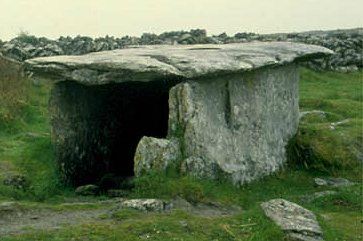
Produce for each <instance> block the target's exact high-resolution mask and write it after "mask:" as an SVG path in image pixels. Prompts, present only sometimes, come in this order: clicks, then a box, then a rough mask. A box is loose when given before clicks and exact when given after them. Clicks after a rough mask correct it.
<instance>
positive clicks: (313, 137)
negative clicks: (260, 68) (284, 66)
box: [0, 69, 363, 241]
mask: <svg viewBox="0 0 363 241" xmlns="http://www.w3.org/2000/svg"><path fill="white" fill-rule="evenodd" d="M362 84H363V80H362V73H351V74H338V73H317V72H313V71H310V70H306V69H303V70H302V71H301V82H300V107H301V111H311V110H318V112H312V113H309V114H307V115H305V116H304V117H303V118H302V121H301V124H300V128H299V132H298V134H297V136H296V138H295V139H294V140H293V141H292V143H291V145H290V146H289V158H290V163H289V165H287V166H286V168H285V170H282V171H281V172H279V173H277V174H275V175H273V176H270V177H266V178H264V179H262V180H260V181H256V182H253V183H251V184H249V185H245V186H242V187H234V186H232V185H231V184H229V183H225V182H220V183H218V182H211V181H201V180H196V179H194V178H192V177H187V176H186V177H180V176H179V175H178V174H176V173H168V174H167V175H163V174H160V173H151V174H150V175H148V176H144V177H142V178H139V179H137V180H135V181H134V185H135V187H134V188H133V189H132V190H129V197H145V198H164V199H170V198H172V197H175V196H181V197H183V198H185V199H186V200H188V201H190V202H207V201H218V202H221V203H223V204H226V205H228V204H234V205H238V206H240V207H241V208H242V210H243V211H242V213H241V214H238V215H236V216H232V217H198V216H194V215H191V214H188V213H185V212H172V213H171V214H146V213H142V212H135V211H133V212H130V211H127V210H123V211H119V212H116V213H113V214H112V215H111V216H109V217H104V216H102V217H100V219H97V220H94V221H93V222H92V223H87V224H82V225H78V226H77V225H76V226H74V227H72V228H69V227H68V228H67V227H63V228H61V229H58V230H53V231H49V232H48V231H47V232H45V231H31V232H29V233H27V234H21V235H17V236H9V237H0V240H140V239H142V238H146V237H149V238H147V239H148V240H165V241H166V240H208V241H209V240H225V241H227V240H249V241H253V240H255V241H257V240H259V241H266V240H271V241H277V240H283V233H282V232H281V231H280V230H279V229H278V228H277V227H276V226H275V225H274V224H273V223H272V222H271V221H270V220H269V219H267V218H266V217H265V216H264V214H263V213H262V210H261V208H260V206H259V205H260V203H261V202H263V201H266V200H269V199H272V198H280V197H282V198H285V199H287V200H290V201H293V202H296V203H298V204H300V205H302V206H304V207H306V208H308V209H310V210H312V211H313V212H314V213H316V214H317V215H318V219H319V221H320V223H321V225H322V227H323V230H324V233H325V239H326V240H328V241H329V240H331V241H333V240H357V241H358V240H360V236H359V235H360V230H361V228H362V226H361V225H362V224H361V220H362V202H361V198H362V192H361V186H360V185H356V186H352V187H349V188H323V187H320V188H317V187H314V184H313V178H314V177H317V176H336V177H344V178H348V179H350V180H351V181H355V182H361V175H362V169H361V164H362V159H361V158H362V154H361V151H362V136H363V134H362V124H363V123H362V119H363V114H362V103H363V102H362V99H363V97H362V96H363V90H362V86H363V85H362ZM27 93H28V95H29V98H27V99H26V101H25V103H24V104H22V105H21V110H20V111H19V112H17V113H16V116H17V117H16V118H11V119H7V120H6V121H7V122H5V125H4V121H3V126H2V127H0V200H4V201H5V200H6V201H7V200H19V201H20V202H22V203H24V204H26V205H29V203H31V205H33V206H34V205H36V206H41V205H48V206H49V205H50V206H52V207H53V208H59V205H60V204H59V203H62V202H64V201H69V200H73V201H80V199H79V198H76V197H75V196H74V194H73V192H72V191H71V190H68V189H67V188H65V187H63V186H62V185H61V184H60V183H58V181H57V176H56V172H55V169H54V163H53V151H52V146H51V143H50V135H49V121H48V115H47V100H48V94H49V86H48V85H47V84H43V85H40V86H35V85H30V86H29V87H28V88H27ZM0 95H1V92H0ZM1 108H3V109H5V108H7V107H6V106H5V107H4V105H3V102H0V109H1ZM321 111H323V112H321ZM9 173H19V174H21V175H24V176H25V177H26V180H27V182H28V184H27V186H26V187H25V188H22V189H16V188H12V187H9V186H5V185H3V183H2V179H3V178H4V177H5V176H6V174H9ZM327 189H329V190H335V191H337V193H336V194H334V195H331V196H328V197H323V198H318V199H316V200H314V201H311V202H307V201H306V200H305V199H304V198H302V196H306V195H308V196H309V195H311V194H313V193H314V192H318V191H323V190H327ZM104 198H105V197H102V196H101V197H97V198H94V199H93V200H98V199H104ZM88 200H91V201H92V198H91V199H88ZM38 201H42V204H40V203H39V202H38ZM97 205H99V206H100V207H101V206H102V205H103V204H96V206H97ZM63 208H64V207H63V206H62V209H63ZM92 208H95V207H92ZM181 223H182V225H181ZM185 223H187V225H185Z"/></svg>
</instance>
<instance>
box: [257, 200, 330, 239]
mask: <svg viewBox="0 0 363 241" xmlns="http://www.w3.org/2000/svg"><path fill="white" fill-rule="evenodd" d="M261 207H262V209H263V211H264V212H265V214H266V216H267V217H269V218H270V219H271V220H272V221H274V222H275V223H276V224H277V225H278V226H279V227H280V228H281V229H282V230H283V231H284V232H285V233H286V235H287V236H288V238H289V240H294V241H322V240H323V232H322V230H321V227H320V225H319V223H318V221H317V219H316V216H315V214H314V213H312V212H311V211H309V210H307V209H305V208H303V207H301V206H299V205H297V204H296V203H292V202H289V201H287V200H284V199H273V200H270V201H268V202H264V203H262V204H261Z"/></svg>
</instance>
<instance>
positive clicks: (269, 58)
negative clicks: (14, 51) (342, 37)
mask: <svg viewBox="0 0 363 241" xmlns="http://www.w3.org/2000/svg"><path fill="white" fill-rule="evenodd" d="M332 53H333V52H332V51H330V50H328V49H326V48H324V47H320V46H315V45H305V44H298V43H289V42H270V43H263V42H252V43H242V44H226V45H193V46H163V45H160V46H139V47H133V48H129V49H122V50H114V51H105V52H98V53H91V54H87V55H82V56H54V57H46V58H35V59H31V60H27V61H26V68H27V69H28V70H30V71H32V72H34V73H36V74H38V75H40V76H46V77H48V78H49V77H50V78H52V79H53V80H61V81H62V80H73V81H77V82H79V83H82V84H86V85H98V84H106V83H110V82H117V83H120V82H129V81H153V80H160V79H169V78H174V79H175V78H182V79H191V78H193V79H195V78H199V77H203V76H211V75H214V76H215V75H221V74H227V73H229V74H232V73H239V72H243V71H247V70H253V69H257V68H261V67H265V66H278V65H283V64H287V63H291V62H293V61H297V60H306V59H309V58H316V57H324V56H328V55H330V54H332Z"/></svg>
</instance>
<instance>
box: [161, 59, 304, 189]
mask: <svg viewBox="0 0 363 241" xmlns="http://www.w3.org/2000/svg"><path fill="white" fill-rule="evenodd" d="M298 120H299V111H298V73H297V67H296V66H295V65H289V66H285V67H276V68H266V69H262V70H260V71H258V72H254V73H249V74H244V75H235V76H227V77H224V78H214V79H209V80H208V81H207V80H204V81H198V82H197V81H196V82H186V83H182V84H179V85H177V86H175V87H173V88H172V89H171V91H170V98H169V135H168V136H169V138H176V139H179V144H180V150H182V153H181V154H182V163H181V165H182V167H183V170H185V171H186V172H187V173H191V174H193V175H196V176H198V177H206V178H212V179H219V178H227V179H229V180H231V181H232V182H233V183H235V184H242V183H245V182H249V181H251V180H254V179H257V178H259V177H262V176H264V175H267V174H270V173H272V172H274V171H276V170H278V169H279V168H280V167H281V166H282V165H283V164H284V162H285V160H286V155H285V154H286V153H285V146H286V145H287V142H288V140H289V139H290V138H291V137H292V136H293V135H294V134H295V132H296V130H297V127H298Z"/></svg>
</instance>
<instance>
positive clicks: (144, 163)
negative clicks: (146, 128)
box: [134, 136, 181, 176]
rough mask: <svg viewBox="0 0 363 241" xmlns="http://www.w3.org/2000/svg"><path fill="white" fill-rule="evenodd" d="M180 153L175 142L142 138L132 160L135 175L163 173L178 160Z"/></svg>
mask: <svg viewBox="0 0 363 241" xmlns="http://www.w3.org/2000/svg"><path fill="white" fill-rule="evenodd" d="M180 156H181V153H180V149H179V144H178V143H177V141H176V140H167V139H157V138H153V137H146V136H145V137H143V138H142V139H141V140H140V142H139V144H138V146H137V148H136V153H135V158H134V163H135V168H134V170H135V175H136V176H140V175H142V174H145V173H147V172H148V171H150V170H155V171H165V170H166V169H167V168H168V166H170V165H172V164H175V163H176V162H177V161H178V160H179V159H180Z"/></svg>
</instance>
